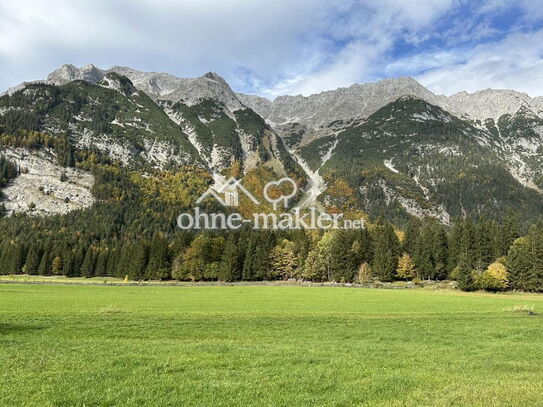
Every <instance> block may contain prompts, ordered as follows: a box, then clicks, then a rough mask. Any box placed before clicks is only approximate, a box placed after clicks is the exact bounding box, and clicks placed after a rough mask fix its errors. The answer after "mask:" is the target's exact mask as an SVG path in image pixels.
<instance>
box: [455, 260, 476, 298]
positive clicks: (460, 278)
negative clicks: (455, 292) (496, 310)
mask: <svg viewBox="0 0 543 407" xmlns="http://www.w3.org/2000/svg"><path fill="white" fill-rule="evenodd" d="M456 281H457V283H458V288H460V289H461V290H462V291H474V290H475V289H477V287H476V286H475V281H474V279H473V273H472V269H471V267H470V266H469V262H468V261H467V260H466V259H464V258H461V259H460V263H459V264H458V271H457V280H456Z"/></svg>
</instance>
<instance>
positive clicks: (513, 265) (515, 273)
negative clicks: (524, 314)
mask: <svg viewBox="0 0 543 407" xmlns="http://www.w3.org/2000/svg"><path fill="white" fill-rule="evenodd" d="M506 266H507V270H508V271H509V284H510V286H511V288H513V289H516V290H526V289H528V286H527V284H526V282H527V280H528V276H529V274H530V272H531V270H532V243H531V242H530V239H529V238H528V237H520V238H518V239H516V240H515V241H514V242H513V244H512V245H511V248H510V249H509V252H508V253H507V262H506Z"/></svg>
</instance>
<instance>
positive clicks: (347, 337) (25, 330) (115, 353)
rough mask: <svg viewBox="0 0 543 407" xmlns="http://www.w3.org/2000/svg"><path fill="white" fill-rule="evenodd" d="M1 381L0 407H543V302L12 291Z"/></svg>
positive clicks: (407, 293) (414, 295)
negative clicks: (527, 309)
mask: <svg viewBox="0 0 543 407" xmlns="http://www.w3.org/2000/svg"><path fill="white" fill-rule="evenodd" d="M524 304H526V305H527V306H529V307H530V306H532V305H533V306H534V307H535V311H536V313H537V312H541V313H538V314H537V315H529V314H528V313H527V312H513V311H511V310H510V309H511V308H512V307H514V306H516V305H524ZM0 369H1V370H0V406H40V407H46V406H70V407H71V406H160V407H165V406H245V405H247V406H249V405H250V406H297V405H299V406H307V405H318V406H351V405H370V406H374V405H386V406H400V405H402V406H403V405H413V406H427V405H438V406H450V405H470V406H471V405H481V406H482V405H487V406H488V405H493V406H496V405H504V406H505V405H507V406H510V405H542V404H543V399H542V395H543V296H539V295H515V294H510V295H492V294H477V293H475V294H466V293H460V292H452V291H446V292H445V291H432V290H423V289H414V290H377V289H359V288H340V287H266V286H225V287H108V286H65V285H17V284H0Z"/></svg>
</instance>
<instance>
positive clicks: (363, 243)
mask: <svg viewBox="0 0 543 407" xmlns="http://www.w3.org/2000/svg"><path fill="white" fill-rule="evenodd" d="M0 269H1V270H2V271H3V273H5V274H23V273H24V274H30V275H44V276H49V275H66V276H68V277H89V278H90V277H97V276H112V277H120V278H125V277H127V278H128V279H131V280H170V279H174V280H180V281H228V282H233V281H259V280H286V279H297V280H306V281H314V282H327V281H329V282H338V283H365V282H371V281H374V280H378V281H394V280H414V281H415V282H416V281H418V280H447V279H449V280H456V281H457V282H458V285H459V287H460V288H461V289H464V290H474V289H477V288H483V289H488V290H505V289H519V290H527V291H543V224H538V225H534V226H533V227H532V228H531V229H530V231H529V233H528V234H527V235H526V236H522V237H521V236H520V233H519V229H518V223H517V222H516V220H515V218H514V217H507V218H506V219H505V221H504V222H502V223H497V222H494V221H488V220H484V219H483V220H480V221H478V222H472V221H471V220H461V221H458V222H455V223H454V224H453V225H452V227H450V228H448V227H446V226H443V225H441V224H439V223H437V222H435V221H431V220H428V221H424V222H419V221H413V222H411V223H410V224H409V225H408V226H407V227H406V228H405V230H404V231H399V230H397V229H395V228H394V226H393V225H392V224H390V223H387V222H384V221H382V220H377V221H376V222H374V223H372V224H370V227H369V228H367V229H362V230H335V231H328V232H325V233H319V232H316V231H290V232H284V231H281V232H279V231H254V230H251V229H244V230H241V231H230V232H214V233H208V232H202V233H190V232H184V231H175V232H174V233H172V234H171V235H170V236H167V235H165V234H164V233H157V234H155V235H153V236H150V237H141V236H140V237H136V236H135V237H134V238H131V239H119V240H110V241H109V242H107V243H105V242H102V243H98V242H95V243H93V244H85V242H84V241H81V240H79V241H78V242H77V243H75V244H73V243H69V242H67V241H66V242H64V243H61V242H54V239H51V240H50V241H47V240H45V241H43V240H39V239H36V240H25V241H20V240H17V239H3V240H2V242H1V243H0Z"/></svg>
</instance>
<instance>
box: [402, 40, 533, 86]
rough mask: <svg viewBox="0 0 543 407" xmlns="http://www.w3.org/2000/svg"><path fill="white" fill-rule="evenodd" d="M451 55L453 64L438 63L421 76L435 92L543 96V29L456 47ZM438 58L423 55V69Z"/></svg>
mask: <svg viewBox="0 0 543 407" xmlns="http://www.w3.org/2000/svg"><path fill="white" fill-rule="evenodd" d="M449 55H450V57H449V61H448V62H449V63H442V64H438V63H434V64H433V65H434V66H433V67H431V69H429V70H428V71H427V72H425V73H424V74H422V75H420V76H418V77H417V79H418V80H419V81H420V82H421V83H422V84H423V85H425V86H427V87H429V88H430V89H432V90H433V91H434V92H438V93H443V94H447V95H450V94H453V93H456V92H460V91H464V90H465V91H468V92H474V91H477V90H481V89H485V88H498V89H515V90H518V91H521V92H525V93H527V94H529V95H531V96H541V95H543V59H542V55H543V30H540V31H537V32H535V33H530V34H523V33H515V34H511V35H509V36H507V37H506V38H505V39H504V40H502V41H498V42H494V43H487V44H484V45H479V46H476V47H474V48H473V49H470V50H465V49H460V50H453V51H451V52H450V53H449ZM436 58H439V55H427V56H426V58H421V59H420V61H419V62H420V65H419V70H422V69H420V68H422V67H423V66H424V64H425V63H427V64H431V63H432V61H434V60H435V59H436ZM413 62H414V61H413ZM405 63H406V64H408V63H409V61H405ZM416 64H417V63H416V62H415V65H416ZM411 69H413V70H417V69H414V68H413V67H411Z"/></svg>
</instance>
